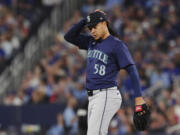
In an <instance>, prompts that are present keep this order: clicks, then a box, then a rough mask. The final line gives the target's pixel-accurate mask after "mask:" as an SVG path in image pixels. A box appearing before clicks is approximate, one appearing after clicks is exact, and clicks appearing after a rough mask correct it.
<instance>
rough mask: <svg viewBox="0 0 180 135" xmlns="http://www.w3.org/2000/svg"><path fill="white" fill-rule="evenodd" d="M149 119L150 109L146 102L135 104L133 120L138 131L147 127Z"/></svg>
mask: <svg viewBox="0 0 180 135" xmlns="http://www.w3.org/2000/svg"><path fill="white" fill-rule="evenodd" d="M149 119H150V109H149V107H148V106H147V105H146V104H143V105H138V106H135V112H134V116H133V122H134V125H135V128H136V129H137V130H138V131H143V130H145V129H147V126H148V123H149Z"/></svg>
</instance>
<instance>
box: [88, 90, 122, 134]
mask: <svg viewBox="0 0 180 135" xmlns="http://www.w3.org/2000/svg"><path fill="white" fill-rule="evenodd" d="M121 102H122V99H121V95H120V93H118V91H117V90H110V91H108V90H107V91H102V92H100V93H98V94H97V95H95V96H93V97H91V98H89V108H88V109H89V110H88V132H87V135H107V132H108V126H109V123H110V120H111V119H112V117H113V116H114V114H115V113H116V112H117V110H118V109H119V108H120V105H121Z"/></svg>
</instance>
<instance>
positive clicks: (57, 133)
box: [47, 114, 65, 135]
mask: <svg viewBox="0 0 180 135" xmlns="http://www.w3.org/2000/svg"><path fill="white" fill-rule="evenodd" d="M64 134H65V131H64V118H63V115H62V114H57V124H56V125H54V126H52V127H51V128H50V129H49V130H48V132H47V135H64Z"/></svg>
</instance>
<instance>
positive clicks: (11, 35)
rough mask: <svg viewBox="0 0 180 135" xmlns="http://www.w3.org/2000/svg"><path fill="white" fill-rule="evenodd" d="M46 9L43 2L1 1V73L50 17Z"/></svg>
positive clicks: (23, 0) (39, 0)
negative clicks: (46, 18)
mask: <svg viewBox="0 0 180 135" xmlns="http://www.w3.org/2000/svg"><path fill="white" fill-rule="evenodd" d="M45 7H46V11H47V12H48V11H50V10H49V9H50V7H49V9H48V6H47V5H44V4H43V3H42V0H22V1H19V0H1V1H0V73H1V72H3V70H4V69H5V67H6V66H7V65H9V64H10V62H11V59H13V57H14V56H15V55H16V54H17V53H18V51H19V50H22V48H23V46H24V45H25V43H26V41H27V40H28V39H29V38H30V36H31V35H32V34H33V33H34V31H35V30H36V29H37V27H38V26H39V24H40V23H41V22H42V21H43V18H45V15H46V16H47V15H48V14H47V12H45V11H43V9H44V8H45Z"/></svg>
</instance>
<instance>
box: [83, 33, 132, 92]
mask: <svg viewBox="0 0 180 135" xmlns="http://www.w3.org/2000/svg"><path fill="white" fill-rule="evenodd" d="M87 49H88V55H87V57H88V59H87V77H86V87H87V88H88V89H99V88H109V87H112V86H117V74H118V72H119V70H120V69H121V68H125V67H127V66H128V65H131V64H134V62H133V60H132V58H131V55H130V54H129V51H128V49H127V47H126V45H125V44H124V43H123V42H122V41H120V40H118V39H117V38H115V37H113V36H111V35H110V36H108V37H107V38H106V39H105V40H103V41H101V42H96V41H94V40H93V39H91V40H89V43H88V44H87Z"/></svg>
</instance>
